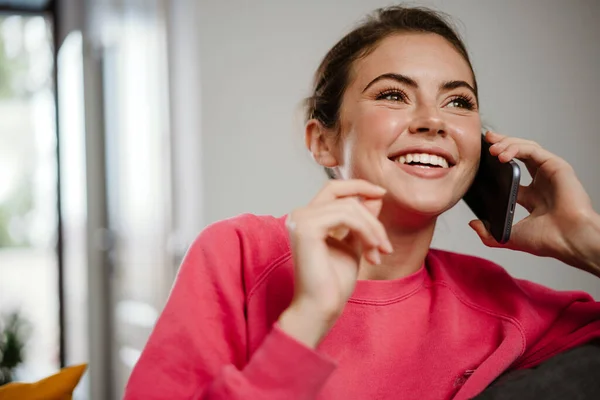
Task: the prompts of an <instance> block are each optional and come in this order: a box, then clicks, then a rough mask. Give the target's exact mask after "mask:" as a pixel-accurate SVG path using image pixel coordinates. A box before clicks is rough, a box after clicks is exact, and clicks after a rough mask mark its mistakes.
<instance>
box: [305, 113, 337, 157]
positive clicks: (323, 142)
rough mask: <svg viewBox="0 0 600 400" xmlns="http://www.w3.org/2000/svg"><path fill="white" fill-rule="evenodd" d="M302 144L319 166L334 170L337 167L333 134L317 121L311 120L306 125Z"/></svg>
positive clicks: (335, 143) (335, 141)
mask: <svg viewBox="0 0 600 400" xmlns="http://www.w3.org/2000/svg"><path fill="white" fill-rule="evenodd" d="M304 142H305V145H306V148H307V149H308V151H310V153H311V154H312V156H313V158H314V159H315V161H316V162H317V163H319V164H320V165H321V166H323V167H328V168H334V167H337V166H338V165H339V162H338V157H339V155H338V146H337V140H336V137H335V133H334V132H332V131H331V130H330V129H327V128H325V127H324V126H323V124H322V123H321V122H319V121H318V120H316V119H314V118H313V119H311V120H309V121H308V122H307V123H306V128H305V132H304Z"/></svg>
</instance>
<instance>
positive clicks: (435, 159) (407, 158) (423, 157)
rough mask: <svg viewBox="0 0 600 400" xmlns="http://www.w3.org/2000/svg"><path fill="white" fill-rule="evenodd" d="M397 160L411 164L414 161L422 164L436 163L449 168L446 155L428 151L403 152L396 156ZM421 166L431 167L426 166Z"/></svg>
mask: <svg viewBox="0 0 600 400" xmlns="http://www.w3.org/2000/svg"><path fill="white" fill-rule="evenodd" d="M396 162H399V163H400V164H410V163H413V162H414V163H420V164H429V165H436V166H440V167H442V168H448V160H446V159H445V158H444V157H441V156H438V155H435V154H427V153H410V154H403V155H401V156H399V157H398V158H396ZM421 167H425V168H429V167H426V166H421Z"/></svg>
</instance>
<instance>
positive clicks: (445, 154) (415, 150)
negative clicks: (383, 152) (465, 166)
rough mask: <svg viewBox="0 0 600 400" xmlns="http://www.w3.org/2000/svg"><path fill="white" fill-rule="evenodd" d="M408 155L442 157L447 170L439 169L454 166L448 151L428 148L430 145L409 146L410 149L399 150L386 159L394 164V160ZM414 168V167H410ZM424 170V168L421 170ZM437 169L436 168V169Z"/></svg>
mask: <svg viewBox="0 0 600 400" xmlns="http://www.w3.org/2000/svg"><path fill="white" fill-rule="evenodd" d="M409 153H427V154H434V155H436V156H440V157H444V158H445V159H446V161H448V164H449V168H439V169H450V168H452V167H453V166H454V165H456V158H455V157H454V156H453V155H452V153H450V152H449V151H448V150H446V149H443V148H441V147H439V146H430V145H420V146H411V147H405V148H403V149H402V150H399V151H397V152H395V153H392V154H391V155H390V156H388V158H389V159H390V160H391V161H393V162H396V161H395V160H396V158H398V157H400V156H402V155H405V154H409ZM398 164H399V165H406V164H400V163H398ZM411 168H414V167H411ZM422 169H424V168H422ZM436 169H438V168H436Z"/></svg>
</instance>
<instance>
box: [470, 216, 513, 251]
mask: <svg viewBox="0 0 600 400" xmlns="http://www.w3.org/2000/svg"><path fill="white" fill-rule="evenodd" d="M469 226H470V227H471V228H472V229H473V230H474V231H475V233H477V236H479V239H481V242H482V243H483V244H484V245H486V246H487V247H494V248H501V247H505V246H503V245H502V244H500V243H498V242H497V241H496V239H494V237H493V236H492V234H491V233H490V232H488V230H487V229H486V228H485V225H484V224H483V222H482V221H481V220H478V219H475V220H473V221H471V222H469Z"/></svg>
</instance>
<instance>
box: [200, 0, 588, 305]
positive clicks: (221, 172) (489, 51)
mask: <svg viewBox="0 0 600 400" xmlns="http://www.w3.org/2000/svg"><path fill="white" fill-rule="evenodd" d="M197 4H198V5H197V12H198V15H197V23H196V25H195V26H196V30H197V38H195V39H197V40H198V41H199V46H200V51H199V58H200V66H199V70H200V71H201V73H200V77H201V78H200V79H201V98H202V105H201V110H200V112H201V115H202V117H201V124H200V126H201V129H200V132H199V135H200V136H201V145H200V149H198V150H199V153H198V154H200V155H201V159H202V169H203V171H202V182H201V184H202V187H203V193H204V195H203V198H202V203H203V205H202V207H203V210H202V225H204V224H206V223H210V222H213V221H216V220H219V219H222V218H226V217H229V216H232V215H236V214H239V213H242V212H253V213H261V214H262V213H268V214H275V215H280V214H283V213H285V212H287V211H288V210H290V209H292V208H293V207H296V206H298V205H301V204H303V203H305V202H307V201H308V200H309V199H310V198H311V197H312V196H313V195H314V193H315V192H316V191H317V190H318V189H319V188H320V186H321V185H322V184H323V182H324V181H325V178H324V175H323V173H322V172H321V171H320V169H318V168H317V167H316V166H315V165H314V163H313V162H312V161H311V159H310V157H309V156H308V155H307V153H306V151H305V150H304V146H303V142H302V123H301V117H299V113H298V111H299V104H300V102H301V100H302V99H303V98H304V97H305V96H307V95H308V90H309V87H310V82H311V78H312V73H313V71H314V69H315V68H316V66H317V65H318V63H319V61H320V59H321V57H323V56H324V54H325V53H326V51H327V50H328V49H329V48H330V47H331V46H332V45H333V44H334V43H335V42H336V41H337V40H338V39H339V38H340V37H341V36H342V35H343V34H344V33H345V32H347V31H348V30H349V29H350V28H351V27H352V26H353V24H354V23H355V22H356V21H357V20H358V19H360V18H361V17H362V16H363V15H364V14H365V13H366V12H368V11H370V10H372V9H374V8H376V7H379V6H384V5H389V4H391V3H390V2H387V1H376V0H370V1H365V0H345V1H343V2H340V1H337V0H311V1H307V0H303V1H300V0H298V1H293V2H292V1H278V0H271V1H269V0H261V1H259V0H254V1H242V0H238V1H232V0H230V1H226V2H224V1H218V0H211V1H208V0H207V1H203V2H199V3H197ZM418 4H425V5H433V6H435V7H437V8H439V9H441V10H443V11H446V12H448V13H450V14H451V15H452V16H453V17H454V18H455V19H456V21H458V22H459V26H460V27H461V30H462V32H463V34H464V35H465V37H466V41H467V44H468V47H469V49H470V51H471V53H472V57H473V61H474V65H475V69H476V73H477V76H478V80H479V85H480V88H481V89H480V91H481V96H480V97H481V103H482V112H483V115H484V117H485V118H486V119H487V121H488V122H490V123H492V124H493V125H494V127H495V128H496V129H498V130H499V131H501V132H504V133H506V134H509V135H514V136H521V137H526V138H531V139H533V140H536V141H538V142H540V143H541V144H542V145H543V146H545V147H546V148H548V149H549V150H551V151H554V152H556V153H558V154H560V155H561V156H563V157H564V158H566V159H567V160H568V161H569V162H570V163H572V165H573V166H574V167H575V169H576V170H577V172H578V174H579V176H580V178H581V180H582V181H583V182H584V185H585V186H586V188H587V189H588V191H589V193H590V195H591V197H592V198H593V201H594V205H595V207H596V209H597V210H600V179H598V173H600V158H599V157H598V156H597V152H598V151H599V150H600V124H598V123H597V121H598V119H597V118H598V115H600V114H599V112H600V107H599V106H598V104H600V97H599V93H600V80H599V79H598V75H597V73H598V71H600V45H599V44H598V43H599V41H598V39H599V38H600V26H599V25H598V24H597V20H598V18H600V2H598V1H597V0H587V1H585V0H577V1H569V2H564V1H558V0H555V1H548V0H528V1H517V0H511V1H502V2H500V1H495V0H486V1H483V0H479V1H469V0H452V1H441V0H440V1H431V2H419V3H418ZM188 183H189V184H191V182H188ZM470 219H472V215H471V214H470V212H469V211H468V209H467V208H466V207H465V206H464V205H463V204H462V203H461V204H459V205H458V206H457V207H455V208H454V209H453V210H451V211H450V212H448V213H447V214H446V215H445V216H444V217H443V218H442V220H441V221H440V223H439V226H438V233H437V235H436V238H435V245H436V246H437V247H442V248H446V249H451V250H455V251H460V252H465V253H471V254H476V255H481V256H484V257H487V258H489V259H492V260H494V261H496V262H498V263H500V264H502V265H503V266H505V267H506V268H507V269H508V270H509V271H510V272H511V273H512V274H514V275H515V276H519V277H525V278H527V279H532V280H535V281H537V282H540V283H543V284H546V285H549V286H552V287H555V288H558V289H583V290H586V291H588V292H590V293H592V294H593V295H594V296H595V297H596V298H600V279H597V278H594V277H592V276H591V275H588V274H585V273H583V272H579V271H576V270H574V269H572V268H568V267H565V266H564V265H561V264H560V263H558V262H556V261H554V260H549V259H540V258H536V257H533V256H529V255H526V254H520V253H515V252H510V251H506V250H490V249H486V248H484V246H483V245H481V244H480V242H479V240H478V238H477V237H476V235H475V234H474V233H473V232H472V231H470V229H469V228H468V226H467V222H468V221H469V220H470Z"/></svg>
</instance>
